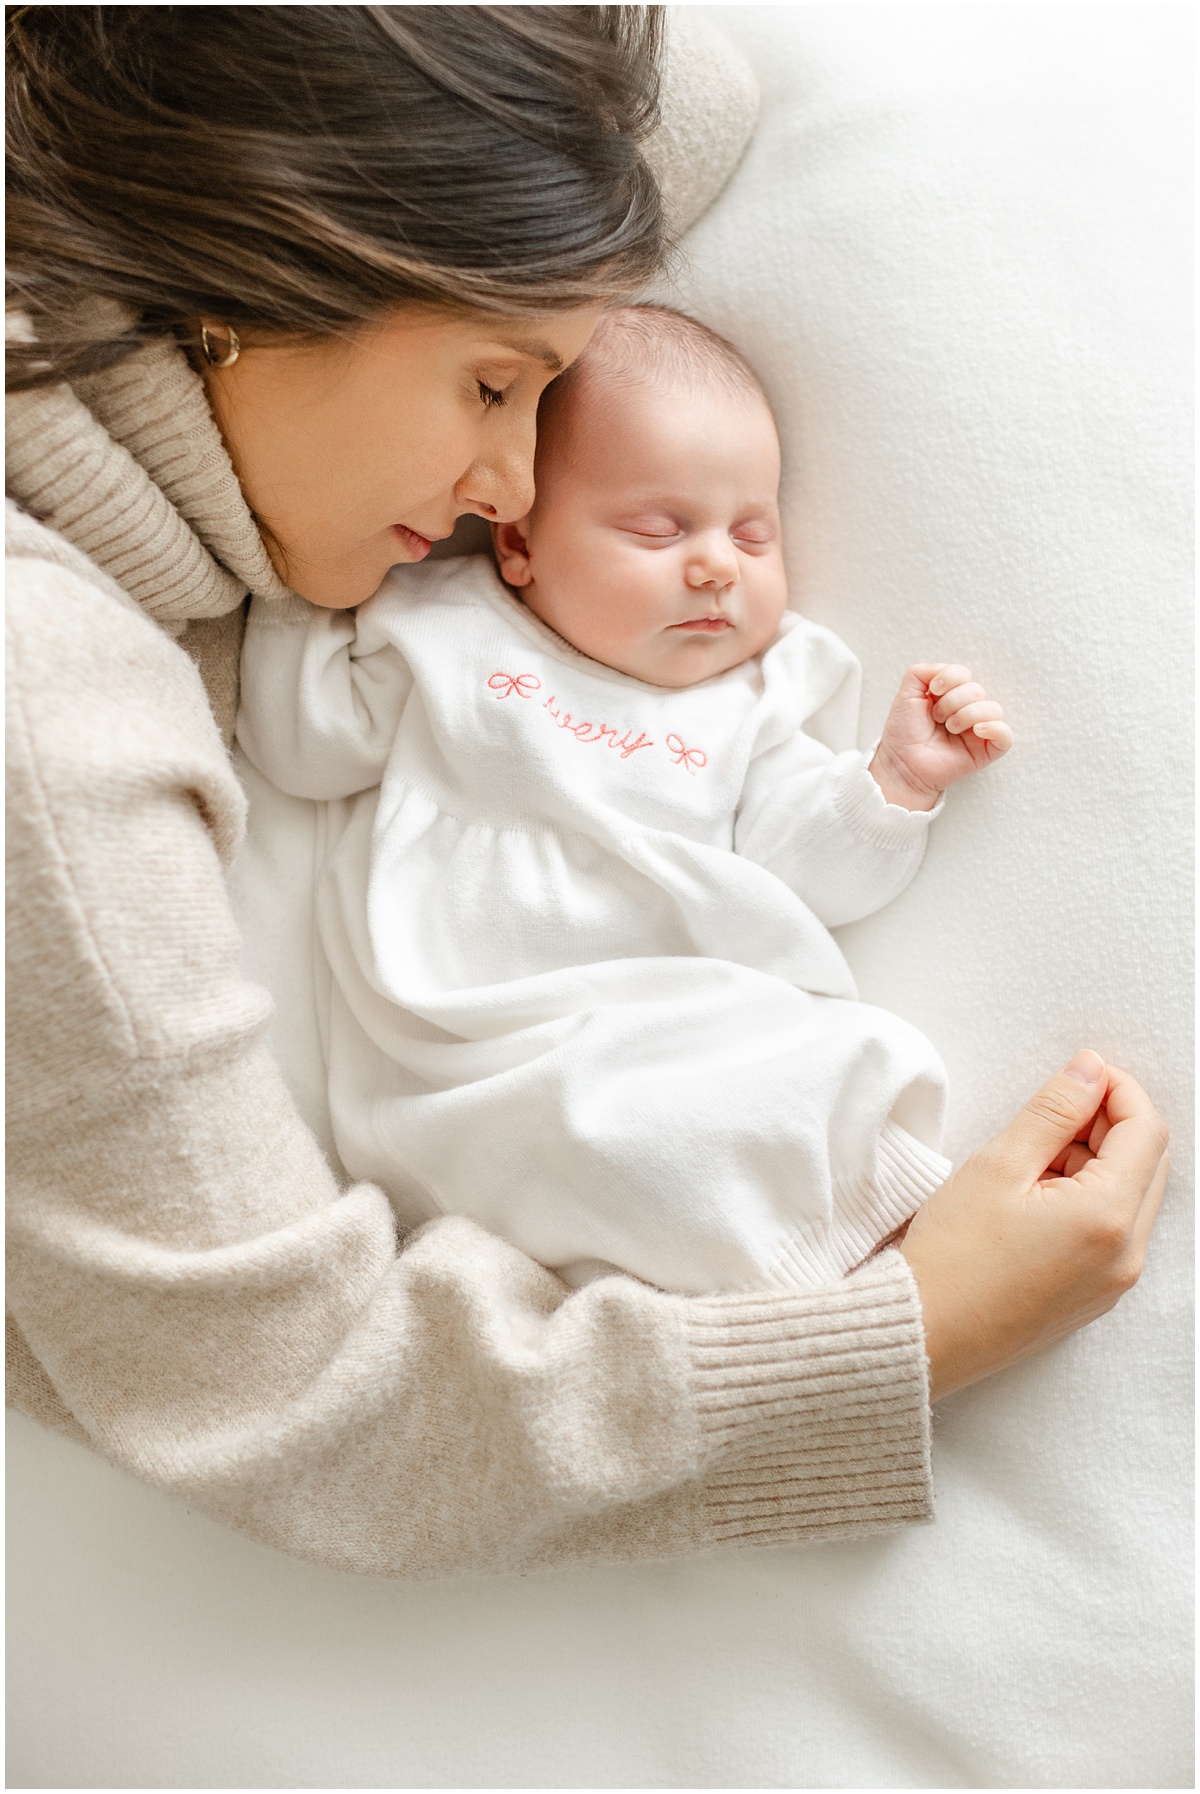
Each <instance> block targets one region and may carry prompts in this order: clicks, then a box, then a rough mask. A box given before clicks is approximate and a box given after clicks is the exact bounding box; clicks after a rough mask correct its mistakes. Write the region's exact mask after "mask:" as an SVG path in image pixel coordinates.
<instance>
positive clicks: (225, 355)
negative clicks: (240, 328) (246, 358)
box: [200, 324, 242, 368]
mask: <svg viewBox="0 0 1200 1794" xmlns="http://www.w3.org/2000/svg"><path fill="white" fill-rule="evenodd" d="M225 329H226V330H227V331H228V332H229V344H228V347H227V348H224V349H222V348H221V347H220V344H217V343H214V342H213V339H212V334H211V332H210V331H209V328H208V325H207V324H201V326H200V347H201V348H202V349H203V350H204V359H205V361H207V363H208V365H209V367H214V368H231V367H232V366H233V364H234V362H235V361H236V360H237V358H238V356H239V355H240V354H241V352H242V345H241V342H240V341H239V340H238V333H237V331H236V330H235V329H234V328H233V325H232V324H226V326H225Z"/></svg>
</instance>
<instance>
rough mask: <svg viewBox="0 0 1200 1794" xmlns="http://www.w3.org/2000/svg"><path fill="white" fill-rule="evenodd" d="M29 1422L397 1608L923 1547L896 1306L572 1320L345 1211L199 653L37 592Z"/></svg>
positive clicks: (492, 1260)
mask: <svg viewBox="0 0 1200 1794" xmlns="http://www.w3.org/2000/svg"><path fill="white" fill-rule="evenodd" d="M9 628H10V632H11V633H10V649H9V658H8V665H9V674H10V680H11V686H12V689H11V695H10V704H9V716H10V729H11V741H10V751H9V778H10V808H9V848H10V860H11V879H12V888H11V896H10V918H11V923H10V929H9V955H10V970H9V1021H10V1033H11V1044H10V1050H9V1081H10V1097H9V1154H10V1206H9V1285H8V1295H9V1304H10V1307H11V1310H12V1314H13V1318H14V1321H15V1323H16V1328H15V1352H16V1362H15V1375H14V1379H13V1386H14V1393H15V1394H16V1395H17V1397H18V1399H23V1400H24V1401H25V1402H26V1404H27V1405H28V1406H29V1407H30V1408H31V1410H32V1411H34V1412H35V1413H39V1414H41V1415H43V1416H44V1417H45V1418H47V1419H50V1420H52V1421H54V1422H55V1423H57V1424H59V1425H61V1426H64V1427H66V1428H68V1429H69V1430H72V1431H74V1432H76V1433H77V1434H80V1435H82V1436H84V1437H86V1438H87V1439H88V1440H90V1441H91V1442H92V1443H93V1444H94V1445H95V1446H97V1447H98V1448H99V1449H100V1450H102V1451H103V1452H104V1453H105V1454H106V1455H107V1456H109V1457H111V1458H112V1459H113V1460H114V1461H115V1462H118V1463H120V1464H123V1465H125V1466H126V1467H127V1468H129V1469H131V1470H133V1471H134V1472H136V1473H137V1474H138V1475H141V1476H143V1477H145V1478H147V1479H148V1480H150V1481H153V1482H155V1483H157V1484H158V1485H160V1486H162V1487H164V1488H167V1489H170V1490H173V1491H175V1492H177V1493H180V1494H182V1495H183V1496H184V1497H185V1498H186V1499H187V1500H188V1501H189V1502H191V1503H193V1504H194V1505H196V1506H198V1507H201V1508H202V1509H204V1510H205V1511H207V1512H209V1513H210V1514H213V1515H215V1516H217V1517H219V1518H222V1519H224V1520H226V1521H228V1522H229V1523H230V1524H233V1525H235V1526H238V1527H241V1528H243V1529H245V1530H247V1531H250V1532H252V1533H254V1534H255V1535H256V1536H258V1537H260V1538H262V1539H265V1540H267V1541H268V1542H270V1543H272V1544H275V1545H278V1546H280V1547H281V1548H283V1549H286V1550H290V1551H294V1552H297V1553H300V1554H302V1555H305V1556H309V1557H313V1558H316V1559H319V1560H321V1561H324V1562H327V1563H331V1564H335V1565H338V1566H340V1567H342V1568H347V1569H355V1570H361V1571H370V1572H374V1573H378V1574H390V1575H429V1574H434V1573H445V1572H448V1571H452V1570H463V1569H473V1570H479V1569H513V1568H522V1567H529V1566H532V1565H537V1564H549V1563H556V1562H565V1561H570V1560H578V1559H586V1558H611V1559H622V1558H632V1557H638V1556H643V1555H666V1554H671V1553H678V1552H681V1551H691V1550H696V1549H700V1548H702V1547H705V1546H710V1545H713V1544H715V1543H718V1542H737V1541H758V1542H776V1543H778V1542H788V1541H794V1540H797V1539H805V1538H819V1537H829V1536H837V1535H841V1534H846V1533H857V1532H866V1531H875V1530H879V1529H880V1528H884V1527H890V1526H894V1525H896V1524H899V1523H901V1522H904V1521H911V1520H920V1519H923V1518H926V1517H928V1514H929V1511H930V1485H929V1465H928V1416H927V1404H926V1367H925V1359H924V1351H923V1345H922V1335H921V1327H920V1315H919V1308H918V1305H917V1301H916V1294H915V1286H914V1284H913V1281H912V1278H911V1275H910V1273H909V1272H908V1269H907V1267H906V1266H905V1264H904V1263H903V1260H902V1259H901V1258H900V1257H899V1255H898V1254H896V1253H888V1254H886V1255H885V1256H884V1257H883V1258H881V1259H880V1260H879V1261H877V1262H876V1263H875V1264H873V1265H871V1266H870V1267H868V1268H867V1269H865V1270H864V1271H862V1272H860V1273H859V1274H858V1275H857V1276H855V1277H853V1278H851V1279H849V1280H847V1281H846V1282H845V1283H843V1284H840V1285H837V1286H836V1287H834V1288H831V1289H829V1290H825V1291H813V1292H806V1293H803V1294H788V1295H779V1296H776V1295H769V1294H763V1295H755V1296H750V1297H744V1298H743V1297H718V1298H713V1299H711V1300H702V1301H689V1300H687V1299H685V1298H680V1297H674V1296H665V1295H662V1294H660V1293H658V1292H656V1291H654V1290H652V1289H649V1288H647V1287H646V1286H645V1285H642V1284H639V1283H637V1282H635V1281H633V1280H632V1279H629V1278H622V1277H613V1278H606V1279H602V1280H600V1281H599V1282H597V1283H596V1284H594V1285H593V1286H591V1287H589V1288H587V1289H584V1290H582V1291H579V1292H576V1293H574V1294H571V1293H569V1292H568V1291H567V1289H566V1288H565V1286H564V1285H563V1284H562V1283H560V1282H559V1280H558V1279H557V1278H555V1277H554V1276H552V1275H551V1274H550V1273H549V1272H547V1271H545V1270H543V1269H542V1268H541V1267H539V1266H538V1265H536V1264H534V1263H532V1262H531V1261H530V1260H529V1259H527V1258H525V1257H524V1256H523V1255H522V1254H520V1253H519V1252H517V1251H515V1250H514V1249H513V1248H511V1247H509V1246H507V1245H504V1244H502V1243H501V1242H499V1241H497V1240H495V1239H493V1238H492V1237H490V1236H489V1235H487V1234H485V1233H483V1232H482V1231H481V1230H480V1229H479V1228H477V1227H475V1226H473V1225H472V1224H470V1223H467V1222H465V1221H461V1220H454V1219H449V1220H443V1221H440V1222H436V1223H433V1224H431V1225H430V1226H428V1227H425V1228H423V1229H421V1230H419V1231H418V1232H417V1233H415V1234H413V1235H411V1236H410V1237H408V1238H407V1239H406V1240H404V1241H402V1242H398V1241H397V1238H396V1229H395V1224H394V1220H393V1216H392V1213H391V1210H390V1208H389V1206H388V1204H387V1202H386V1201H385V1199H384V1198H383V1196H382V1195H381V1194H380V1192H379V1191H378V1190H376V1189H373V1188H371V1187H369V1186H365V1185H359V1186H357V1187H355V1188H353V1189H351V1190H349V1191H348V1192H345V1193H342V1192H340V1191H339V1190H338V1188H337V1186H336V1185H335V1183H334V1180H333V1178H332V1176H331V1175H330V1172H329V1170H328V1168H327V1166H326V1165H325V1162H324V1160H323V1159H322V1157H321V1155H320V1153H319V1151H318V1149H317V1147H316V1145H315V1143H314V1141H313V1140H312V1138H311V1136H310V1135H309V1134H308V1132H307V1130H306V1129H305V1128H304V1127H303V1126H302V1125H301V1123H300V1121H299V1119H298V1117H297V1115H296V1112H295V1110H294V1108H293V1106H292V1104H291V1102H290V1099H289V1098H288V1095H287V1093H286V1091H285V1090H284V1088H283V1085H282V1083H281V1080H280V1078H279V1076H278V1073H277V1071H276V1069H275V1067H274V1064H273V1062H272V1060H271V1058H270V1056H269V1054H268V1052H267V1049H266V1047H265V1045H264V1041H263V1027H264V1022H265V1017H266V1009H267V1002H266V997H265V994H264V993H263V992H262V991H260V990H257V989H255V988H254V987H253V986H249V985H247V984H246V983H245V982H244V980H243V979H242V977H241V975H240V971H239V942H238V938H237V934H236V930H235V928H234V925H233V921H232V918H231V916H230V913H229V909H228V906H227V904H226V900H225V894H224V888H223V882H222V862H223V861H227V860H228V858H229V857H230V855H231V854H232V852H233V851H234V849H235V847H236V844H237V840H238V833H239V828H240V821H241V796H240V792H239V790H238V787H237V785H236V782H235V780H234V779H233V777H232V774H231V772H230V770H229V767H228V763H227V761H226V759H225V756H224V753H223V751H222V749H221V746H220V742H219V740H218V737H217V735H216V732H215V730H214V728H213V725H212V721H211V718H210V716H209V714H208V711H207V706H206V704H205V700H204V695H203V691H202V689H201V686H200V682H199V679H198V677H197V675H196V673H195V670H194V668H193V667H192V666H191V664H190V663H189V661H188V660H187V658H186V656H185V655H184V654H182V653H181V652H180V650H178V649H177V648H176V647H175V646H174V645H173V644H172V643H171V642H170V641H169V640H168V639H167V638H166V637H165V636H164V635H163V634H162V632H161V631H160V630H159V629H158V628H157V627H156V626H155V625H154V624H152V623H151V622H149V621H148V620H146V619H145V618H144V617H143V616H141V615H139V614H138V613H137V612H136V611H135V610H134V609H133V608H132V607H130V606H128V605H126V604H123V603H122V602H120V601H119V600H118V599H117V598H115V597H114V596H112V595H111V594H110V593H109V592H108V591H106V590H102V589H100V588H98V587H97V586H95V585H92V584H90V583H89V582H88V581H87V580H85V579H83V578H81V577H78V576H76V575H73V574H72V573H70V572H69V571H66V570H64V569H62V568H53V567H50V566H49V565H47V564H46V563H45V562H37V561H24V562H19V563H17V565H16V568H15V571H14V572H13V574H12V577H11V579H10V595H9Z"/></svg>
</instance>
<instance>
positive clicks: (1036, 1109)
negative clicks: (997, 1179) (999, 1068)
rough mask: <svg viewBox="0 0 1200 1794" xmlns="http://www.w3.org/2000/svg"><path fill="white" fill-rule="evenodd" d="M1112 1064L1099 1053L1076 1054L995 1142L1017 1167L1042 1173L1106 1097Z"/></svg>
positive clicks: (1024, 1171) (1027, 1173)
mask: <svg viewBox="0 0 1200 1794" xmlns="http://www.w3.org/2000/svg"><path fill="white" fill-rule="evenodd" d="M1107 1072H1108V1067H1107V1066H1106V1065H1105V1063H1104V1061H1103V1059H1101V1057H1100V1055H1099V1054H1098V1053H1091V1052H1082V1053H1076V1055H1075V1057H1074V1058H1073V1059H1072V1060H1071V1062H1070V1064H1069V1065H1065V1066H1064V1067H1063V1069H1062V1070H1061V1071H1060V1072H1059V1073H1058V1074H1057V1075H1056V1076H1055V1077H1053V1078H1051V1079H1050V1081H1049V1083H1048V1084H1043V1085H1042V1088H1041V1089H1040V1090H1039V1091H1038V1092H1037V1095H1036V1096H1031V1097H1030V1099H1029V1101H1028V1102H1027V1103H1026V1104H1025V1107H1024V1108H1023V1109H1022V1110H1021V1112H1020V1114H1019V1115H1018V1116H1016V1118H1015V1119H1014V1120H1013V1121H1011V1122H1010V1123H1009V1125H1008V1126H1007V1127H1006V1128H1005V1130H1004V1132H1003V1133H1002V1134H1000V1135H999V1136H998V1137H997V1139H996V1140H995V1142H994V1144H995V1145H997V1146H999V1147H1000V1149H1001V1151H1002V1152H1003V1153H1004V1156H1005V1158H1006V1159H1008V1161H1009V1162H1010V1163H1011V1164H1013V1166H1014V1169H1019V1171H1020V1172H1021V1173H1022V1174H1023V1175H1025V1176H1028V1177H1031V1178H1032V1177H1040V1176H1041V1175H1042V1172H1043V1171H1044V1170H1045V1169H1046V1167H1047V1165H1048V1164H1049V1163H1050V1161H1051V1159H1053V1158H1054V1157H1055V1155H1056V1154H1058V1153H1060V1152H1061V1151H1062V1149H1063V1147H1064V1146H1069V1145H1070V1143H1071V1141H1072V1140H1073V1139H1074V1138H1075V1136H1076V1134H1078V1133H1079V1132H1080V1130H1081V1129H1082V1128H1085V1127H1086V1126H1087V1124H1088V1122H1090V1121H1091V1119H1092V1116H1093V1115H1094V1114H1095V1113H1096V1110H1097V1109H1098V1108H1099V1107H1100V1104H1101V1102H1102V1101H1103V1100H1104V1093H1105V1090H1106V1089H1107V1084H1108V1079H1107Z"/></svg>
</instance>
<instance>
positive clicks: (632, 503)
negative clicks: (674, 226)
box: [494, 384, 787, 687]
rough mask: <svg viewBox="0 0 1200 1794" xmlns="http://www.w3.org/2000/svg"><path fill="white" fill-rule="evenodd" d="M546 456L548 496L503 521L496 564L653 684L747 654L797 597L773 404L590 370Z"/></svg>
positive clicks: (537, 601) (565, 624)
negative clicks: (658, 387)
mask: <svg viewBox="0 0 1200 1794" xmlns="http://www.w3.org/2000/svg"><path fill="white" fill-rule="evenodd" d="M568 406H569V408H568V414H567V415H566V416H565V417H563V418H561V419H559V420H556V422H555V424H554V426H553V429H552V432H551V435H550V437H549V439H548V441H547V443H546V445H545V449H544V452H543V450H542V449H541V448H539V452H538V460H537V470H536V479H537V499H536V501H535V503H534V507H533V510H532V511H531V512H530V514H529V516H528V518H526V519H525V520H524V522H522V523H520V524H509V525H503V526H500V527H498V528H497V529H496V530H495V532H494V534H495V540H496V548H497V554H498V557H499V561H500V570H501V573H502V574H503V576H504V578H505V579H506V580H507V581H508V582H509V584H510V585H514V586H517V587H519V588H520V592H521V597H522V599H523V600H524V602H525V603H526V604H527V605H528V607H529V609H530V610H531V611H533V613H534V614H535V616H538V617H540V618H541V619H542V621H543V622H544V623H548V624H549V625H550V627H551V629H554V630H555V631H557V633H558V634H559V635H561V636H563V637H564V638H565V639H566V640H567V641H568V642H570V643H571V644H572V645H573V646H574V647H576V648H579V649H580V650H581V651H582V652H583V653H584V654H587V655H590V656H591V658H592V659H593V660H598V661H600V662H602V663H603V664H604V665H605V666H610V667H614V668H615V669H616V670H617V671H618V672H621V673H629V674H631V675H632V676H633V677H634V678H637V679H644V680H645V681H646V682H647V683H648V684H650V685H665V686H673V687H681V686H686V685H695V684H697V683H698V682H699V681H700V680H702V679H710V678H712V677H713V675H714V674H716V673H723V672H725V671H726V670H727V669H728V668H729V667H734V666H737V665H739V664H740V662H742V661H743V660H748V659H749V658H750V656H751V655H753V654H757V653H759V652H760V650H761V649H763V648H765V647H766V646H767V644H768V643H769V642H770V641H771V640H772V638H773V636H774V635H775V632H776V630H777V629H778V627H779V621H780V618H781V617H782V615H783V611H784V607H785V604H786V600H787V590H786V583H785V580H784V572H783V556H782V550H781V544H780V531H779V506H778V493H779V440H778V437H777V435H776V433H775V424H774V420H773V419H772V417H771V413H770V410H769V409H768V407H767V405H766V403H765V402H764V401H763V400H762V399H761V398H759V397H757V396H756V395H754V394H750V393H745V394H732V393H727V392H723V391H721V390H711V391H710V390H701V391H693V392H684V391H675V392H658V391H655V390H653V389H652V388H649V387H638V388H633V389H626V388H624V387H620V388H615V389H610V390H609V391H608V392H607V393H605V394H603V395H602V394H600V393H597V392H595V391H594V390H593V389H591V388H590V387H589V386H588V385H587V384H584V385H583V386H582V389H581V390H580V391H579V392H578V393H575V394H572V395H571V398H570V400H569V402H568Z"/></svg>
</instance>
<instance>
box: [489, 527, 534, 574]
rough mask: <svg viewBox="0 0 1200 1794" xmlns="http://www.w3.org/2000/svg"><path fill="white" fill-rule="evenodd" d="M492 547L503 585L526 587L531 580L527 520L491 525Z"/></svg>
mask: <svg viewBox="0 0 1200 1794" xmlns="http://www.w3.org/2000/svg"><path fill="white" fill-rule="evenodd" d="M492 547H493V549H494V550H495V553H496V563H497V565H498V566H499V568H500V577H501V579H502V580H503V581H504V583H505V585H509V586H527V585H529V583H530V582H531V580H532V579H533V572H532V569H531V568H530V565H529V519H528V517H522V518H521V520H520V522H519V523H493V524H492Z"/></svg>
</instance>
